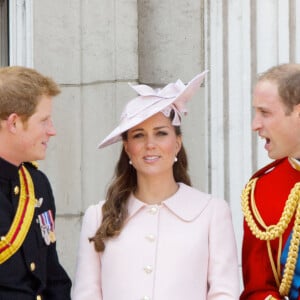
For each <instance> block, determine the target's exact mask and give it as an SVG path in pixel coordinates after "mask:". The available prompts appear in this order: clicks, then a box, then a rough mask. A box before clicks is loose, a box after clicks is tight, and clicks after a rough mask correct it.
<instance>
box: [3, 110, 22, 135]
mask: <svg viewBox="0 0 300 300" xmlns="http://www.w3.org/2000/svg"><path fill="white" fill-rule="evenodd" d="M19 119H20V117H19V116H18V115H17V114H16V113H12V114H10V115H9V116H8V118H7V119H6V120H5V122H6V126H7V129H8V130H9V131H10V132H12V133H15V132H16V131H17V122H18V121H19Z"/></svg>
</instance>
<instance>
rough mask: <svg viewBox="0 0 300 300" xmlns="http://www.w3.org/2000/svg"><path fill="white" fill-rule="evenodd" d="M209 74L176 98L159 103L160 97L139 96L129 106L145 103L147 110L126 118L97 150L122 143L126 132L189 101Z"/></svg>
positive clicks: (195, 79) (198, 78) (193, 83)
mask: <svg viewBox="0 0 300 300" xmlns="http://www.w3.org/2000/svg"><path fill="white" fill-rule="evenodd" d="M207 72H208V71H204V72H202V73H201V74H198V75H197V76H195V77H194V78H193V79H192V80H191V81H190V82H189V83H188V84H187V85H186V87H185V88H184V89H183V90H182V91H181V92H180V93H179V94H178V96H176V97H173V98H169V99H163V100H161V101H157V98H158V97H155V96H147V97H145V96H143V97H142V96H139V97H136V98H134V99H132V100H131V101H129V102H128V104H127V106H128V105H130V107H134V106H135V105H137V106H138V104H139V103H141V101H143V104H144V105H145V109H144V110H141V111H139V112H138V113H137V114H134V115H131V116H129V117H126V116H125V118H124V119H123V120H122V121H121V123H120V124H119V125H118V126H117V127H116V128H115V129H114V130H113V131H112V132H111V133H110V134H109V135H108V136H107V137H106V138H105V139H104V140H103V141H102V142H101V143H99V144H98V146H97V148H98V149H100V148H104V147H106V146H108V145H111V144H114V143H116V142H119V141H121V140H122V134H123V133H124V132H126V131H127V130H129V129H131V128H133V127H135V126H137V125H138V124H140V123H142V122H144V121H145V120H147V119H149V118H150V117H152V116H154V115H155V114H157V113H158V112H161V111H162V110H164V109H165V108H166V107H168V106H169V105H171V104H173V103H174V102H176V101H178V102H179V101H187V100H189V99H190V98H191V97H192V96H193V95H194V94H195V93H196V91H197V90H198V88H199V87H200V85H201V83H202V81H203V79H204V77H205V74H206V73H207ZM141 98H143V99H141Z"/></svg>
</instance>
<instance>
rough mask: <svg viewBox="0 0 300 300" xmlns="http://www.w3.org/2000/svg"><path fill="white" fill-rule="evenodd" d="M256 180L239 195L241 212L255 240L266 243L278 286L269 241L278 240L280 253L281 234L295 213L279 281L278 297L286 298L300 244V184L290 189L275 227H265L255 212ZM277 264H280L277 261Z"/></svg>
mask: <svg viewBox="0 0 300 300" xmlns="http://www.w3.org/2000/svg"><path fill="white" fill-rule="evenodd" d="M257 179H258V178H254V179H252V180H250V181H249V182H248V184H247V185H246V187H245V189H244V190H243V192H242V195H241V198H242V210H243V213H244V217H245V221H246V222H247V224H248V226H249V228H250V230H251V232H252V234H253V235H254V236H255V237H256V238H258V239H260V240H264V241H266V242H267V246H268V254H269V258H270V262H271V265H272V270H273V273H274V277H275V280H276V282H277V284H278V285H279V278H280V276H281V274H280V267H279V266H278V268H277V272H276V270H274V260H273V257H272V253H271V251H270V241H271V240H274V239H276V238H279V240H280V242H279V247H280V249H279V251H278V253H281V239H282V234H283V233H284V231H285V230H286V228H287V227H288V224H289V223H290V221H291V219H292V217H293V215H294V213H295V212H296V215H295V222H294V226H293V234H292V239H291V243H290V246H289V251H288V256H287V261H286V264H285V268H284V272H283V277H282V280H281V283H280V286H279V292H280V295H281V296H287V295H288V293H289V291H290V288H291V284H292V280H293V276H294V272H295V266H296V263H297V258H298V249H299V242H300V205H299V201H300V183H296V184H295V185H294V187H293V188H292V189H291V191H290V194H289V196H288V199H287V201H286V203H285V206H284V209H283V213H282V215H281V217H280V219H279V221H278V223H277V224H275V225H270V226H266V225H265V224H264V222H263V219H262V218H261V216H260V214H259V212H258V210H257V207H256V205H255V199H254V189H255V185H256V181H257ZM250 192H251V197H250V198H251V208H252V211H253V214H254V216H253V215H252V212H251V210H250V204H249V194H250ZM254 217H255V219H256V221H257V222H258V223H259V224H260V226H262V227H263V228H264V230H261V229H260V228H258V226H257V224H256V222H255V220H254ZM280 255H281V254H280ZM277 263H278V264H280V261H279V259H278V261H277Z"/></svg>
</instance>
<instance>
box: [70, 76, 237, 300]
mask: <svg viewBox="0 0 300 300" xmlns="http://www.w3.org/2000/svg"><path fill="white" fill-rule="evenodd" d="M205 73H206V72H203V73H201V74H199V75H197V76H196V77H195V78H194V79H193V80H191V81H190V82H189V83H188V84H187V85H184V84H183V83H182V82H181V81H180V80H178V81H177V82H176V83H171V84H169V85H167V86H166V87H165V88H163V89H161V90H153V89H152V88H151V87H149V86H145V85H138V86H133V88H134V89H135V90H136V91H137V92H138V93H139V94H140V95H139V96H138V97H136V98H134V99H133V100H131V101H130V102H129V103H128V104H127V106H126V107H125V110H124V112H123V114H122V118H121V122H120V125H119V126H118V127H117V128H116V129H115V130H113V132H112V133H111V134H110V135H109V136H108V137H107V138H105V139H104V140H103V141H102V142H101V143H100V145H99V148H102V147H105V146H107V145H110V144H112V143H114V142H117V141H120V140H122V142H123V147H122V152H121V155H120V158H119V161H118V163H117V166H116V170H115V176H114V179H113V181H112V183H111V185H110V187H109V189H108V192H107V196H106V201H105V202H104V201H103V202H100V203H99V204H97V205H93V206H90V207H89V208H88V209H87V211H86V213H85V216H84V218H83V224H82V230H81V237H80V245H79V251H78V260H77V270H76V275H75V281H74V287H73V291H72V299H73V300H91V299H92V300H169V299H172V300H205V299H209V300H213V299H215V300H229V299H231V300H236V299H238V296H239V279H238V263H237V251H236V243H235V238H234V233H233V227H232V221H231V214H230V210H229V207H228V205H227V203H226V202H225V201H224V200H222V199H216V198H214V197H212V196H211V195H209V194H206V193H203V192H200V191H198V190H196V189H194V188H192V187H191V183H190V178H189V176H188V174H187V157H186V153H185V150H184V147H183V144H182V136H181V131H180V122H181V117H182V114H184V113H185V112H186V109H185V102H186V101H187V100H189V99H190V98H191V97H192V95H194V93H195V91H196V90H197V89H198V88H199V86H200V84H201V82H202V80H203V78H204V76H205Z"/></svg>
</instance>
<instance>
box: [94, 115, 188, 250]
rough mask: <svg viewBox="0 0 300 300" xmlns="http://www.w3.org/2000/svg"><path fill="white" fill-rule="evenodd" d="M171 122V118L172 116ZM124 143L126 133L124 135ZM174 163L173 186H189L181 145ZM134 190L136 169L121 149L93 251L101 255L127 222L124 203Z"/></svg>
mask: <svg viewBox="0 0 300 300" xmlns="http://www.w3.org/2000/svg"><path fill="white" fill-rule="evenodd" d="M171 118H172V116H171ZM174 129H175V133H176V135H177V136H181V134H182V133H181V129H180V127H179V126H174ZM122 137H123V140H127V132H126V133H124V134H123V136H122ZM177 159H178V160H177V162H176V163H174V164H173V175H174V179H175V181H176V182H183V183H185V184H187V185H189V186H191V180H190V177H189V175H188V172H187V170H188V160H187V155H186V151H185V149H184V146H183V145H181V148H180V151H179V152H178V154H177ZM136 188H137V174H136V170H135V168H134V167H133V166H132V165H130V164H129V158H128V156H127V153H126V152H125V150H124V147H123V148H122V151H121V154H120V157H119V160H118V162H117V165H116V168H115V172H114V176H113V180H112V183H111V184H110V186H109V188H108V190H107V194H106V201H105V203H104V204H103V206H102V223H101V225H100V227H99V228H98V230H97V232H96V234H95V236H94V237H92V238H90V241H93V242H94V246H95V250H96V251H97V252H103V251H104V249H105V241H106V240H108V239H110V238H113V237H116V236H118V235H119V234H120V232H121V230H122V228H123V225H124V222H125V220H126V218H127V202H128V198H129V195H130V194H131V193H132V192H134V191H135V190H136Z"/></svg>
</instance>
